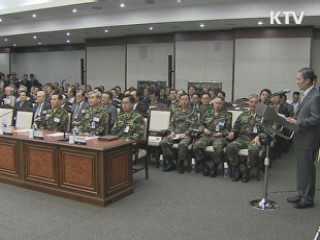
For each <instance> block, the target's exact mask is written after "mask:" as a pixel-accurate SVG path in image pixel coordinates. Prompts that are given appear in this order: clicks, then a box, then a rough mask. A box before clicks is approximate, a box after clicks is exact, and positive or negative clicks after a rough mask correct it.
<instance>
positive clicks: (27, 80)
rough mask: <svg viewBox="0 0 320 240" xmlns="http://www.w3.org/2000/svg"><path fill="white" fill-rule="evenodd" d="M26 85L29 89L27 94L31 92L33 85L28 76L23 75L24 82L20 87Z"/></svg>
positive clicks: (22, 81)
mask: <svg viewBox="0 0 320 240" xmlns="http://www.w3.org/2000/svg"><path fill="white" fill-rule="evenodd" d="M21 85H24V86H26V87H27V92H30V90H31V87H32V83H31V80H29V79H28V74H23V76H22V80H21V82H20V86H21Z"/></svg>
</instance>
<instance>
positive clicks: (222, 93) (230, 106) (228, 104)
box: [217, 91, 233, 109]
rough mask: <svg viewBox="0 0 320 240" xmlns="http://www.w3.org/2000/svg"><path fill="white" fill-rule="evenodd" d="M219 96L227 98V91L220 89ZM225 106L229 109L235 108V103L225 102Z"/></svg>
mask: <svg viewBox="0 0 320 240" xmlns="http://www.w3.org/2000/svg"><path fill="white" fill-rule="evenodd" d="M217 96H220V97H223V98H224V99H226V93H225V92H224V91H219V92H218V94H217ZM224 107H225V109H229V108H233V105H232V103H231V102H227V101H225V102H224Z"/></svg>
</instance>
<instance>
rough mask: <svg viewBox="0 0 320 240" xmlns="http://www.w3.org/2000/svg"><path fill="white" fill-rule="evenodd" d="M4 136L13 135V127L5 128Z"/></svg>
mask: <svg viewBox="0 0 320 240" xmlns="http://www.w3.org/2000/svg"><path fill="white" fill-rule="evenodd" d="M3 135H12V129H11V127H5V128H3Z"/></svg>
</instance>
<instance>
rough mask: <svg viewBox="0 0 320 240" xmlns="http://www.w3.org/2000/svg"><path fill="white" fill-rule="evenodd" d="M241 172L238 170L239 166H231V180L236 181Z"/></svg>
mask: <svg viewBox="0 0 320 240" xmlns="http://www.w3.org/2000/svg"><path fill="white" fill-rule="evenodd" d="M241 176H242V174H241V172H240V169H239V167H233V168H232V181H233V182H237V181H239V180H240V178H241Z"/></svg>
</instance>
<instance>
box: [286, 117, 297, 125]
mask: <svg viewBox="0 0 320 240" xmlns="http://www.w3.org/2000/svg"><path fill="white" fill-rule="evenodd" d="M287 121H288V122H289V123H293V124H296V125H297V120H296V119H294V118H291V117H289V118H287Z"/></svg>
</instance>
